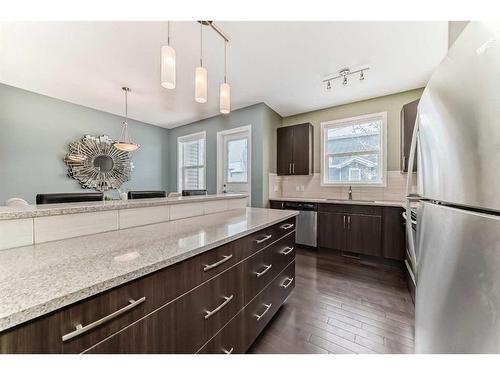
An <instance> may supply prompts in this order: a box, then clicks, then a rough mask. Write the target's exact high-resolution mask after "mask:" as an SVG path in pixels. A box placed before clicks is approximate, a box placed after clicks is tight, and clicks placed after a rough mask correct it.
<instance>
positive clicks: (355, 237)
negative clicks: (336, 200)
mask: <svg viewBox="0 0 500 375" xmlns="http://www.w3.org/2000/svg"><path fill="white" fill-rule="evenodd" d="M402 213H403V208H402V207H382V206H369V205H351V204H350V205H342V204H333V203H332V204H330V203H328V204H326V203H324V204H319V205H318V246H319V247H322V248H327V249H336V250H341V251H349V252H353V253H357V254H363V255H370V256H375V257H383V258H386V259H394V260H398V261H402V260H404V255H405V231H404V229H405V228H404V221H403V218H402Z"/></svg>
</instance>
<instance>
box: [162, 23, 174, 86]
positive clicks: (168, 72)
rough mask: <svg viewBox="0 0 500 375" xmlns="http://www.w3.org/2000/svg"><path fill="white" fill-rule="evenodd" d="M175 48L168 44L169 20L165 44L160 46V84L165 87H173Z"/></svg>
mask: <svg viewBox="0 0 500 375" xmlns="http://www.w3.org/2000/svg"><path fill="white" fill-rule="evenodd" d="M175 58H176V55H175V49H173V48H172V47H171V46H170V21H168V26H167V45H166V46H163V47H161V85H162V86H163V87H165V88H166V89H170V90H172V89H175V75H176V73H175V67H176V62H175Z"/></svg>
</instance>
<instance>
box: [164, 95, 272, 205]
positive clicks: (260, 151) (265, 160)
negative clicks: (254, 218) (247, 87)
mask: <svg viewBox="0 0 500 375" xmlns="http://www.w3.org/2000/svg"><path fill="white" fill-rule="evenodd" d="M280 124H281V117H280V116H279V115H278V114H277V113H276V112H274V111H273V110H272V109H271V108H269V107H268V106H267V105H265V104H264V103H259V104H256V105H252V106H250V107H245V108H242V109H238V110H236V111H232V112H231V113H230V114H229V115H219V116H215V117H211V118H208V119H205V120H201V121H198V122H194V123H192V124H188V125H184V126H180V127H178V128H174V129H171V130H170V132H169V147H168V163H169V180H168V186H169V189H168V190H169V191H176V190H177V138H178V137H181V136H183V135H188V134H193V133H197V132H201V131H205V132H206V134H207V139H206V145H207V146H206V147H207V149H206V159H207V171H206V176H207V177H206V178H207V190H208V193H209V194H215V193H216V192H217V132H219V131H221V130H227V129H232V128H237V127H240V126H246V125H252V187H251V189H252V206H254V207H263V206H266V205H267V202H268V192H267V190H268V185H269V183H268V178H267V176H268V174H267V173H268V171H269V170H275V169H276V162H275V160H276V151H275V144H276V140H275V133H276V131H275V129H276V128H277V127H278V126H279V125H280ZM273 150H274V151H273Z"/></svg>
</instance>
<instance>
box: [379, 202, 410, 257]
mask: <svg viewBox="0 0 500 375" xmlns="http://www.w3.org/2000/svg"><path fill="white" fill-rule="evenodd" d="M402 217H403V209H402V208H400V207H384V213H383V218H384V226H383V243H384V247H383V256H384V258H389V259H395V260H400V261H403V260H404V259H405V249H406V232H405V222H404V220H403V219H402Z"/></svg>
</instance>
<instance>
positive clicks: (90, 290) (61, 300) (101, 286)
mask: <svg viewBox="0 0 500 375" xmlns="http://www.w3.org/2000/svg"><path fill="white" fill-rule="evenodd" d="M297 215H298V212H297V211H287V213H286V214H285V215H284V216H283V217H281V218H279V219H273V220H270V221H268V222H266V223H265V224H260V225H257V226H255V227H254V228H252V229H249V230H245V231H242V232H241V233H238V234H236V235H233V236H229V237H225V238H223V239H221V240H218V241H214V242H213V243H211V244H208V245H205V246H202V247H199V248H195V249H193V250H190V251H188V252H186V253H184V254H180V255H178V256H174V257H172V258H169V259H165V260H163V261H160V262H157V263H154V264H151V265H149V266H145V267H142V268H140V269H137V270H134V271H131V272H128V273H126V274H124V275H120V276H117V277H114V278H112V279H109V280H106V281H102V282H99V283H97V284H94V285H91V286H88V287H86V288H84V289H80V290H77V291H75V292H72V293H70V294H67V295H65V296H60V297H56V298H53V299H51V300H49V301H47V302H45V303H41V304H38V305H34V306H31V307H30V308H29V309H24V310H21V311H18V312H16V313H13V314H10V315H8V316H4V317H0V334H1V333H2V332H4V331H6V330H9V329H11V328H14V327H16V326H18V325H21V324H25V323H28V322H29V321H31V320H33V319H36V318H40V317H42V316H43V315H46V314H50V313H52V312H55V311H57V310H59V309H62V308H64V307H67V306H69V305H71V304H74V303H77V302H80V301H82V300H84V299H86V298H89V297H92V296H95V295H97V294H99V293H102V292H105V291H107V290H110V289H113V288H115V287H118V286H120V285H123V284H126V283H128V282H131V281H134V280H136V279H138V278H140V277H143V276H146V275H149V274H151V273H153V272H156V271H158V270H161V269H163V268H166V267H169V266H172V265H174V264H176V263H179V262H182V261H184V260H186V259H189V258H192V257H194V256H197V255H200V254H202V253H204V252H206V251H209V250H212V249H214V248H216V247H218V246H221V245H224V244H226V243H229V242H232V241H235V240H237V239H239V238H242V237H245V236H247V235H249V234H252V233H255V232H257V231H259V230H261V229H264V228H266V227H269V226H271V225H274V224H277V223H279V222H281V221H283V220H287V219H289V218H291V217H294V216H297ZM32 310H33V311H32Z"/></svg>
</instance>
